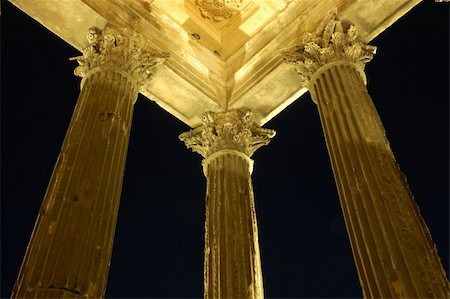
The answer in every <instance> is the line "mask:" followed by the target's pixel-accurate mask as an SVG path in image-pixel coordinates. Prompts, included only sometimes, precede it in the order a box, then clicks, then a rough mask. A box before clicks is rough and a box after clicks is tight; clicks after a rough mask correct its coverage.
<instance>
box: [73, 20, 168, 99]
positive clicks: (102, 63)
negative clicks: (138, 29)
mask: <svg viewBox="0 0 450 299" xmlns="http://www.w3.org/2000/svg"><path fill="white" fill-rule="evenodd" d="M122 31H125V32H127V31H129V30H125V29H122ZM87 40H88V41H89V46H87V47H86V48H84V49H83V50H82V51H83V56H79V57H74V58H72V60H73V59H76V60H77V61H78V63H79V64H80V65H79V66H78V67H77V68H76V69H75V75H77V76H80V77H85V76H86V75H87V74H88V73H89V72H90V71H92V70H94V69H96V68H103V69H108V68H112V69H116V70H120V71H123V72H124V73H126V74H127V75H129V76H131V77H132V78H133V80H134V81H135V82H136V84H137V85H138V86H139V91H145V90H146V84H147V83H148V82H149V81H150V80H151V79H152V77H153V75H154V73H155V71H156V66H157V65H158V64H160V63H162V62H163V61H164V59H166V58H168V57H169V54H168V53H165V52H162V51H158V50H156V49H153V48H151V47H149V46H148V45H146V43H145V41H144V40H143V38H142V36H141V35H138V34H135V33H133V32H128V34H126V33H122V32H119V31H117V30H115V29H113V28H111V27H106V28H105V29H104V30H100V29H99V28H96V27H94V28H91V29H89V32H88V34H87Z"/></svg>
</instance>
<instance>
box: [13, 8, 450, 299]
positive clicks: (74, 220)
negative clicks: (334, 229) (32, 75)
mask: <svg viewBox="0 0 450 299" xmlns="http://www.w3.org/2000/svg"><path fill="white" fill-rule="evenodd" d="M10 1H11V2H12V3H14V4H15V5H16V6H18V7H19V8H21V9H22V10H23V11H25V12H26V13H28V14H29V15H31V16H32V17H33V18H35V19H36V20H38V21H39V22H41V23H42V24H43V25H44V26H45V27H47V28H49V29H50V30H51V31H53V32H54V33H55V34H57V35H58V36H60V37H61V38H62V39H64V40H65V41H66V42H68V43H69V44H70V45H72V46H73V47H75V48H76V49H78V50H80V51H81V52H82V55H81V56H78V57H75V58H72V60H77V62H78V63H79V66H78V67H77V68H76V70H75V74H76V75H78V76H81V77H83V80H82V88H81V92H80V96H79V98H78V103H77V106H76V108H75V111H74V114H73V117H72V120H71V123H70V126H69V128H68V131H67V135H66V137H65V139H64V143H63V146H62V148H61V152H60V155H59V157H58V160H57V163H56V166H55V168H54V172H53V174H52V177H51V180H50V183H49V185H48V189H47V193H46V195H45V198H44V200H43V203H42V207H41V210H40V213H39V216H38V219H37V221H36V225H35V228H34V230H33V234H32V236H31V238H30V242H29V245H28V248H27V251H26V254H25V258H24V260H23V264H22V267H21V269H20V273H19V275H18V278H17V281H16V284H15V287H14V290H13V294H12V297H13V298H102V297H104V294H105V288H106V282H107V277H108V269H109V264H110V258H111V254H112V244H113V240H114V231H115V225H116V221H117V213H118V208H119V202H120V194H121V187H122V179H123V174H124V168H125V161H126V155H127V148H128V141H129V135H130V128H131V123H132V115H133V109H134V105H133V104H134V102H135V101H136V99H137V96H138V93H139V92H141V93H142V94H143V95H144V96H146V97H147V98H149V99H152V100H154V101H155V102H156V103H157V104H158V105H159V106H160V107H162V108H163V109H165V110H166V111H168V112H169V113H170V114H172V115H174V116H175V117H177V118H178V119H180V120H181V121H183V122H184V123H185V124H187V125H188V126H190V127H191V128H193V129H192V130H190V131H188V132H185V133H183V134H181V135H180V136H179V138H180V139H181V140H182V141H183V142H184V143H185V144H186V146H187V147H188V148H191V149H192V150H193V151H194V152H197V153H199V154H200V155H202V157H203V158H204V160H203V170H204V174H205V176H206V180H207V184H206V186H207V187H206V217H205V218H206V222H205V250H204V256H205V260H204V297H205V298H210V299H213V298H214V299H215V298H251V299H256V298H258V299H259V298H263V297H264V289H263V276H262V267H261V257H260V251H259V240H258V227H257V219H256V210H255V202H254V194H253V187H252V181H251V173H252V169H253V161H252V160H251V159H250V157H251V156H252V155H253V153H254V152H255V151H256V150H257V149H258V148H260V147H262V146H264V145H267V144H268V143H269V142H270V140H271V138H272V137H274V135H275V132H274V131H273V130H269V129H264V128H262V126H263V125H264V124H265V123H266V122H268V121H269V120H270V119H272V118H273V117H274V116H276V115H277V114H279V113H281V112H282V111H283V110H284V109H285V108H286V107H288V106H289V105H290V104H291V103H292V102H293V101H295V100H297V99H298V98H299V97H300V96H301V95H302V94H304V93H305V92H306V91H307V90H309V92H310V93H311V97H312V99H313V100H314V101H315V102H316V103H317V107H318V110H319V114H320V119H321V123H322V127H323V132H324V136H325V140H326V143H327V148H328V151H329V155H330V161H331V164H332V168H333V172H334V176H335V180H336V185H337V189H338V192H339V198H340V203H341V208H342V212H343V215H344V219H345V223H346V227H347V231H348V235H349V239H350V243H351V246H352V250H353V256H354V259H355V264H356V268H357V271H358V276H359V279H360V282H361V287H362V290H363V295H364V297H365V298H396V299H403V298H449V297H450V296H449V294H450V290H449V284H448V281H447V279H446V276H445V271H444V269H443V267H442V264H441V262H440V259H439V256H438V255H437V252H436V248H435V245H434V243H433V241H432V239H431V235H430V233H429V231H428V228H427V227H426V225H425V223H424V220H423V219H422V217H421V216H420V213H419V209H418V208H417V206H416V204H415V202H414V200H413V197H412V195H411V193H410V191H409V187H408V185H407V183H406V180H405V178H404V176H403V174H402V173H401V171H400V169H399V167H398V165H397V163H396V161H395V158H394V155H393V153H392V151H391V148H390V146H389V142H388V140H387V138H386V134H385V131H384V128H383V125H382V123H381V120H380V118H379V116H378V113H377V111H376V109H375V106H374V104H373V102H372V100H371V98H370V96H369V94H368V91H367V88H366V86H365V83H366V82H365V74H364V66H365V64H366V63H367V62H368V61H370V60H371V59H372V57H373V54H374V53H375V50H376V49H375V47H373V46H370V45H367V43H368V42H369V41H370V40H372V39H373V38H375V37H376V36H377V35H378V34H379V33H380V32H382V31H383V30H385V29H386V28H387V27H388V26H390V24H392V23H394V22H395V21H396V20H397V19H399V18H400V17H402V16H403V15H404V14H405V13H406V12H407V11H409V10H410V9H411V8H413V7H414V6H415V5H416V4H417V3H419V2H420V1H419V0H395V1H394V0H378V1H362V0H335V1H296V0H261V1H259V0H140V1H132V0H114V1H111V0H60V1H24V0H10ZM330 9H333V13H332V14H329V13H328V12H329V11H330ZM337 12H339V18H340V19H342V20H339V19H338V18H337ZM344 20H345V21H344ZM98 28H105V29H104V30H100V29H98ZM356 28H358V32H359V33H358V34H357V30H356ZM87 31H88V40H87V41H86V38H85V33H86V32H87ZM289 45H296V46H294V47H290V48H288V49H287V50H284V51H282V52H281V55H280V50H281V49H286V48H287V47H288V46H289ZM158 49H164V51H161V50H158ZM169 56H170V59H166V58H168V57H169ZM162 62H165V63H162ZM205 111H210V112H208V113H206V114H205ZM254 116H257V117H254ZM149 271H152V270H151V269H149ZM124 275H126V274H124ZM301 284H302V282H301V281H299V285H301Z"/></svg>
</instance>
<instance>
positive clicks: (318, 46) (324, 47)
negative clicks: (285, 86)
mask: <svg viewBox="0 0 450 299" xmlns="http://www.w3.org/2000/svg"><path fill="white" fill-rule="evenodd" d="M375 52H376V47H374V46H370V45H367V44H366V43H364V42H362V41H360V40H359V39H358V33H357V29H356V27H355V26H354V25H353V24H351V23H350V22H348V21H344V20H338V18H337V12H336V10H333V11H331V12H330V13H329V15H328V17H327V18H325V19H324V21H323V22H322V23H321V24H320V26H319V27H318V30H317V31H316V32H314V33H310V32H307V33H305V34H304V35H303V40H302V43H301V44H298V45H295V46H293V47H291V48H289V49H286V50H284V51H283V52H282V56H283V59H284V61H285V62H286V63H288V64H291V65H292V66H293V67H294V68H295V70H296V72H297V73H298V74H299V75H300V77H301V80H302V85H303V86H304V87H308V85H309V83H310V81H311V78H313V77H314V75H316V73H318V71H319V72H320V70H324V69H326V66H327V65H329V64H339V63H350V64H353V65H354V66H355V68H356V69H357V70H358V71H359V73H360V74H361V76H362V78H363V80H364V81H365V75H364V67H365V65H366V63H367V62H369V61H371V60H372V58H373V55H374V54H375Z"/></svg>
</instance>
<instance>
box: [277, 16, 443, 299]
mask: <svg viewBox="0 0 450 299" xmlns="http://www.w3.org/2000/svg"><path fill="white" fill-rule="evenodd" d="M322 26H323V27H322V28H323V29H322V28H319V30H317V31H316V33H314V34H310V33H307V34H305V35H304V37H303V44H301V45H298V46H296V47H294V48H293V49H290V50H287V51H285V54H284V55H285V61H286V62H287V63H289V64H291V65H293V66H294V68H295V70H296V71H297V72H298V73H299V75H300V76H299V77H300V78H299V79H300V80H301V81H302V82H303V83H302V84H304V85H305V86H307V87H308V89H309V91H310V93H311V97H312V99H313V100H314V102H315V103H317V107H318V109H319V115H320V119H321V122H322V127H323V131H324V135H325V140H326V143H327V147H328V152H329V155H330V160H331V163H332V167H333V172H334V176H335V180H336V185H337V188H338V191H339V197H340V201H341V207H342V211H343V214H344V219H345V222H346V226H347V231H348V234H349V237H350V243H351V246H352V250H353V256H354V259H355V263H356V268H357V270H358V275H359V279H360V282H361V287H362V289H363V294H364V297H365V298H399V299H401V298H448V297H449V294H450V289H449V284H448V281H447V278H446V276H445V271H444V268H443V266H442V264H441V261H440V258H439V256H438V255H437V252H436V246H435V245H434V243H433V241H432V239H431V235H430V232H429V231H428V228H427V227H426V225H425V224H424V220H423V219H422V217H421V215H420V212H419V209H418V208H417V205H416V203H415V202H414V198H413V196H412V194H411V191H410V190H409V187H408V184H407V183H406V179H405V177H404V175H403V173H402V172H401V171H400V168H399V166H398V164H397V162H396V161H395V157H394V154H393V153H392V150H391V148H390V145H389V142H388V140H387V138H386V133H385V131H384V127H383V124H382V123H381V120H380V117H379V116H378V113H377V111H376V109H375V106H374V104H373V102H372V99H371V98H370V96H369V94H368V91H367V88H366V86H365V74H364V65H365V63H367V62H368V61H370V60H371V59H372V55H373V53H374V52H375V48H374V47H371V46H368V45H366V44H365V43H363V42H361V41H360V40H358V38H357V34H356V29H355V27H354V26H353V25H351V24H349V23H348V22H343V21H340V20H337V19H336V14H333V15H332V16H331V18H329V19H327V20H326V21H325V22H324V23H323V24H322Z"/></svg>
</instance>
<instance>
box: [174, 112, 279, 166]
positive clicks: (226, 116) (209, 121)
mask: <svg viewBox="0 0 450 299" xmlns="http://www.w3.org/2000/svg"><path fill="white" fill-rule="evenodd" d="M202 120H203V124H202V125H200V126H199V127H197V128H194V129H192V130H190V131H188V132H185V133H183V134H181V135H180V136H179V138H180V140H181V141H183V142H184V143H185V144H186V146H187V147H188V148H191V149H192V151H194V152H197V153H199V154H200V155H202V156H203V158H208V157H209V156H210V155H212V154H214V153H216V152H220V151H224V150H227V151H236V152H240V153H243V154H245V155H246V156H248V157H251V156H252V155H253V153H254V152H255V151H256V150H257V149H258V148H260V147H261V146H264V145H267V144H268V143H269V142H270V139H271V138H272V137H273V136H275V131H274V130H270V129H264V128H261V127H260V126H259V125H258V124H257V123H256V121H255V120H254V118H253V114H252V113H251V111H250V110H246V109H236V110H230V111H226V112H207V113H206V114H205V115H204V117H203V119H202Z"/></svg>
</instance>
